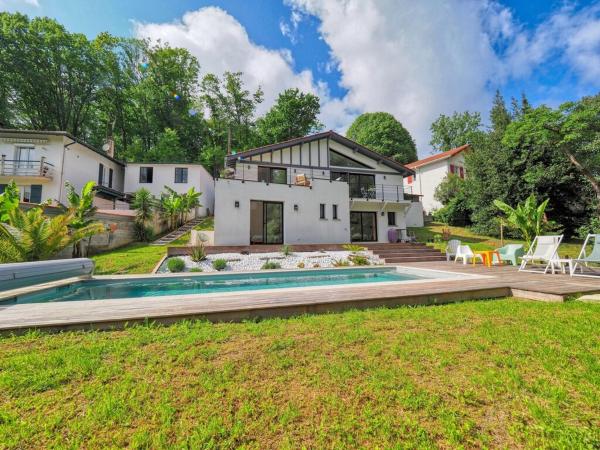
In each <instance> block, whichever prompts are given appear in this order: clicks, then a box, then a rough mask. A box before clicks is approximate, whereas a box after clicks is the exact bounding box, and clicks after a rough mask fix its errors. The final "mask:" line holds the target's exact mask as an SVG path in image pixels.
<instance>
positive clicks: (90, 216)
mask: <svg viewBox="0 0 600 450" xmlns="http://www.w3.org/2000/svg"><path fill="white" fill-rule="evenodd" d="M95 186H96V182H94V181H88V182H87V183H86V184H85V185H84V186H83V189H82V190H81V194H80V193H78V192H77V191H76V190H75V187H74V186H73V185H72V184H71V183H69V182H68V181H67V182H66V183H65V187H66V189H67V203H68V206H67V207H65V206H64V205H61V206H63V208H64V209H66V210H71V211H72V213H73V219H72V220H71V222H70V223H69V229H70V230H72V231H75V230H79V229H83V228H86V227H89V226H91V225H94V226H95V227H96V229H100V226H101V224H100V222H98V221H97V220H96V219H95V218H94V215H95V214H96V211H97V210H98V208H97V207H96V206H94V187H95ZM102 231H104V228H103V227H102ZM100 232H101V231H100ZM90 237H91V236H90ZM81 241H82V239H79V240H76V241H74V242H73V254H72V256H73V258H80V257H82V256H83V249H82V246H81Z"/></svg>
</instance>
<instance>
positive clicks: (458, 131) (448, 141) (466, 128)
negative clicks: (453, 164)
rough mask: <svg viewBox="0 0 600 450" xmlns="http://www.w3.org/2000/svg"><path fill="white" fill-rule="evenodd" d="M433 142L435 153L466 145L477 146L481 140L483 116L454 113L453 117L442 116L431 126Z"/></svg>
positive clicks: (431, 142)
mask: <svg viewBox="0 0 600 450" xmlns="http://www.w3.org/2000/svg"><path fill="white" fill-rule="evenodd" d="M430 130H431V141H430V142H429V143H430V144H431V146H432V147H433V149H434V152H436V151H437V152H446V151H448V150H451V149H453V148H456V147H460V146H461V145H465V144H471V145H473V144H475V143H476V142H477V140H478V139H481V137H482V135H483V132H482V130H481V115H480V114H479V113H478V112H475V113H471V112H469V111H465V112H463V113H458V112H456V111H455V112H454V114H452V116H446V115H444V114H441V115H440V116H439V117H438V118H437V119H436V121H435V122H433V123H432V124H431V127H430Z"/></svg>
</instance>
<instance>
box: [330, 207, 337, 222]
mask: <svg viewBox="0 0 600 450" xmlns="http://www.w3.org/2000/svg"><path fill="white" fill-rule="evenodd" d="M337 206H338V205H333V207H332V208H331V217H333V220H338V215H337Z"/></svg>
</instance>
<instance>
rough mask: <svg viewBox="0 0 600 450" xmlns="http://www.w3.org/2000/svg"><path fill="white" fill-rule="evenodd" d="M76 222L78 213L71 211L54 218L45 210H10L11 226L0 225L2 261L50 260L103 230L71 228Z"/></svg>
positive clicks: (99, 226)
mask: <svg viewBox="0 0 600 450" xmlns="http://www.w3.org/2000/svg"><path fill="white" fill-rule="evenodd" d="M73 220H75V211H74V210H72V209H69V210H68V211H67V212H66V213H65V214H59V215H57V216H55V217H48V216H45V215H44V211H43V207H35V208H32V209H30V210H28V211H23V210H21V209H15V210H13V211H11V212H10V214H9V220H8V224H4V223H0V240H1V241H2V245H0V260H3V261H13V262H18V261H40V260H44V259H48V258H51V257H52V256H54V255H56V254H57V253H58V252H60V251H61V250H63V249H65V248H66V247H68V246H69V245H71V244H73V243H75V242H79V241H81V240H82V239H84V238H86V237H88V236H91V235H93V234H96V233H98V232H101V231H103V230H104V227H103V226H102V224H99V223H91V224H89V225H85V226H82V227H80V228H77V229H72V228H69V226H70V224H71V223H72V222H73Z"/></svg>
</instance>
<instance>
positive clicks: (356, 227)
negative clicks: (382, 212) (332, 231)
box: [350, 211, 377, 242]
mask: <svg viewBox="0 0 600 450" xmlns="http://www.w3.org/2000/svg"><path fill="white" fill-rule="evenodd" d="M350 239H351V240H352V241H353V242H374V241H377V213H374V212H362V211H360V212H359V211H350Z"/></svg>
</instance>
